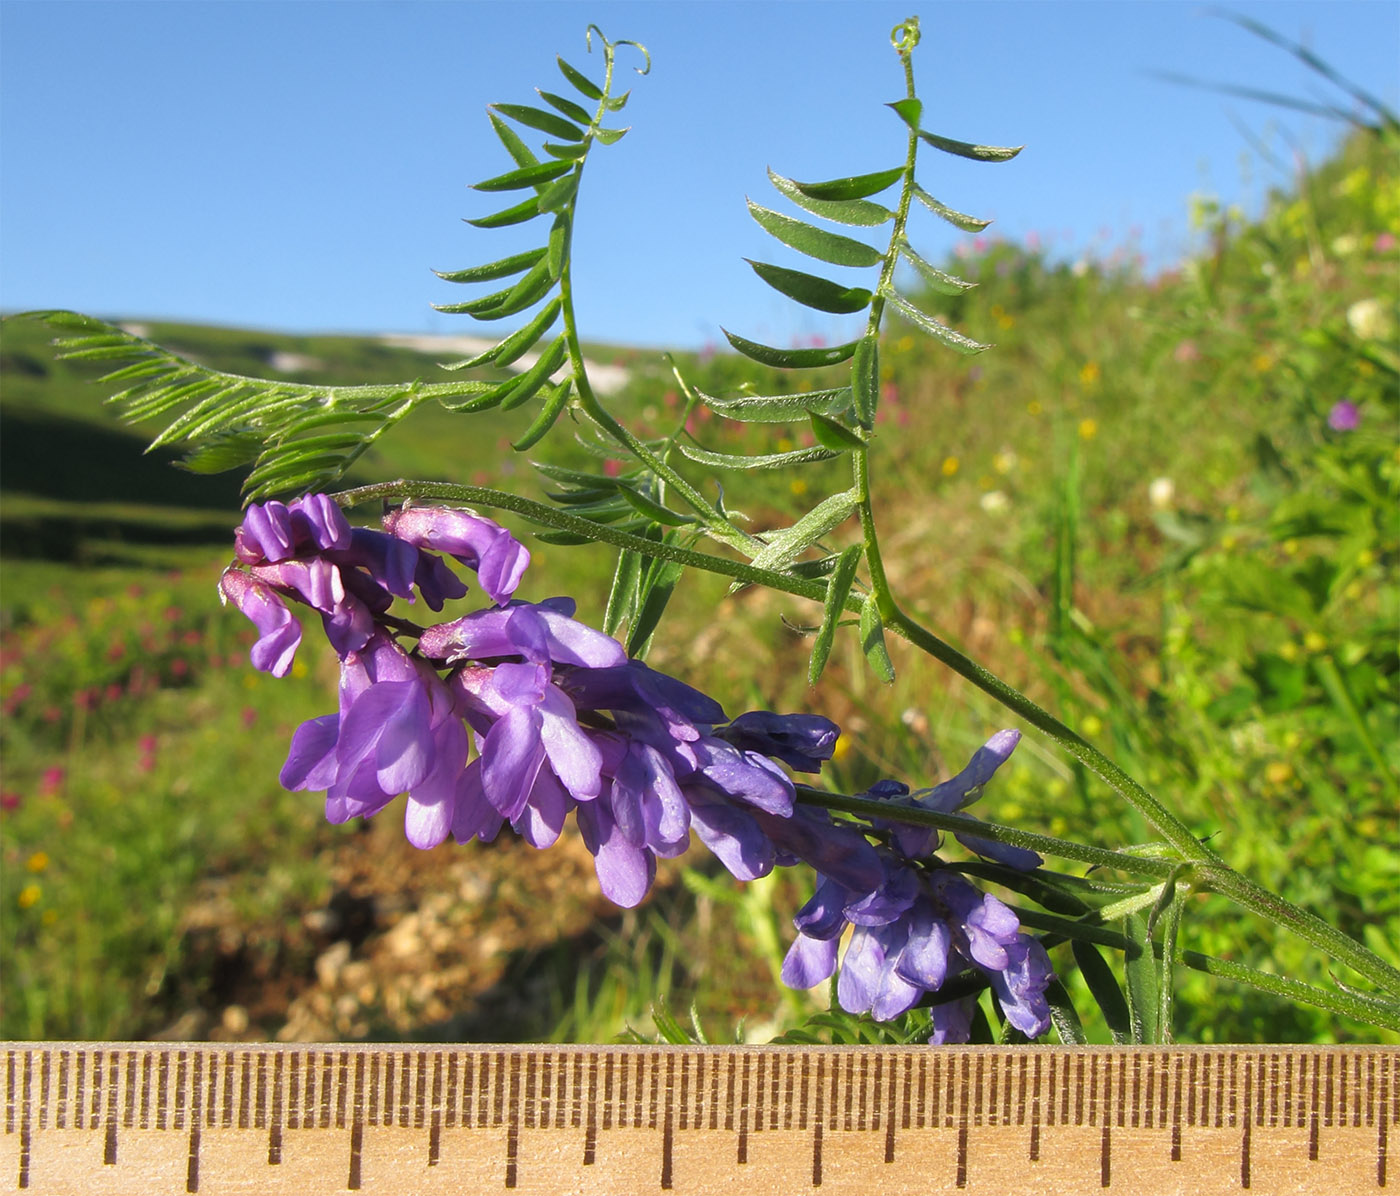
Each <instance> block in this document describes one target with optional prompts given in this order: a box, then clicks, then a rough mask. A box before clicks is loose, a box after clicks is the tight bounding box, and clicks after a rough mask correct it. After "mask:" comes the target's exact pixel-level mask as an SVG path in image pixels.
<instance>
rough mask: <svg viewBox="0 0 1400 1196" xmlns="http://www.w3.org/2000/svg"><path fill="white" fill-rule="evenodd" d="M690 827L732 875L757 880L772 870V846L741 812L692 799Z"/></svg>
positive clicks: (730, 807) (725, 806) (726, 806)
mask: <svg viewBox="0 0 1400 1196" xmlns="http://www.w3.org/2000/svg"><path fill="white" fill-rule="evenodd" d="M690 825H691V827H692V828H693V829H694V831H695V833H696V835H698V836H699V838H700V842H702V843H703V844H704V845H705V846H706V847H708V848H709V849H710V851H711V852H713V853H714V855H715V856H716V858H718V860H719V862H720V863H721V864H723V865H724V866H725V867H726V868H727V869H728V870H729V872H730V874H731V875H733V876H735V877H737V878H738V879H739V880H757V879H758V878H759V877H760V876H767V875H768V873H770V872H771V871H772V870H773V844H772V843H771V842H769V840H768V836H767V835H765V834H764V833H763V830H762V828H760V827H759V825H758V823H756V822H755V821H754V820H753V819H752V818H750V817H749V816H748V815H747V814H746V813H744V812H743V811H742V810H739V809H737V808H735V807H733V806H729V805H725V804H722V803H719V802H714V803H711V802H708V801H704V800H703V799H697V798H695V797H692V799H691V803H690Z"/></svg>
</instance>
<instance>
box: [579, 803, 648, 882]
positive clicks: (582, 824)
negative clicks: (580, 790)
mask: <svg viewBox="0 0 1400 1196" xmlns="http://www.w3.org/2000/svg"><path fill="white" fill-rule="evenodd" d="M574 817H575V818H576V819H577V821H578V826H579V831H580V832H581V833H582V835H583V841H584V844H585V845H586V846H587V847H588V850H589V851H591V852H592V853H593V866H594V870H595V871H596V872H597V874H598V887H599V888H600V889H601V890H602V891H603V896H605V897H606V898H607V899H608V900H609V901H611V902H612V903H613V904H614V905H620V906H621V907H622V908H623V909H632V908H633V907H634V906H636V905H639V904H640V903H641V900H642V898H643V897H645V896H646V895H647V891H648V890H649V889H650V888H651V882H652V880H653V879H654V878H655V876H656V859H655V857H654V856H653V855H652V854H651V852H649V851H647V850H646V848H644V847H633V846H632V844H630V843H628V842H627V840H626V839H624V838H623V837H622V833H621V832H620V831H619V830H618V828H617V825H616V824H615V823H614V822H613V820H612V815H611V813H610V812H609V811H608V808H607V805H606V804H605V803H604V802H599V801H591V802H582V803H580V804H579V805H578V806H577V807H576V813H575V815H574Z"/></svg>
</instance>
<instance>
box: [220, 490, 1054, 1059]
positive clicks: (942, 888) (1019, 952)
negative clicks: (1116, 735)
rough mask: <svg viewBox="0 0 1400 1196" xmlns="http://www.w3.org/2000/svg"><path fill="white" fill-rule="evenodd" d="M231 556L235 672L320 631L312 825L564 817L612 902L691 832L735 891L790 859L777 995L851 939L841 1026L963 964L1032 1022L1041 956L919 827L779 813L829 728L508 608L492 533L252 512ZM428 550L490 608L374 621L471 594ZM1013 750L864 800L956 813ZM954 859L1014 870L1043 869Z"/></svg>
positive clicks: (304, 748) (283, 657)
mask: <svg viewBox="0 0 1400 1196" xmlns="http://www.w3.org/2000/svg"><path fill="white" fill-rule="evenodd" d="M235 553H236V556H237V561H236V562H235V563H234V564H233V565H231V566H230V567H229V568H228V570H226V571H225V573H224V575H223V577H222V579H221V581H220V590H221V592H222V594H223V596H224V598H225V600H226V601H232V602H233V603H234V604H235V605H236V606H237V607H238V608H239V610H241V611H242V612H243V613H244V614H245V615H247V616H248V617H249V618H250V619H252V621H253V622H254V624H256V626H257V628H258V631H259V638H258V640H257V642H256V644H255V645H254V646H253V650H252V662H253V664H254V665H255V666H256V667H257V668H259V669H262V670H264V671H266V672H269V673H272V674H273V675H274V676H278V677H280V676H283V675H284V674H285V673H286V672H287V670H288V669H289V668H290V667H291V664H292V661H293V658H294V656H295V653H296V651H297V648H298V646H299V645H300V642H301V635H302V628H301V624H300V622H299V620H298V619H297V618H296V616H295V615H293V613H292V610H291V608H290V607H289V605H288V600H291V601H292V602H294V603H298V604H301V605H304V606H306V607H309V608H311V609H312V610H315V611H316V612H317V613H319V614H320V616H321V621H322V625H323V627H324V629H325V633H326V637H327V639H328V640H329V642H330V644H331V646H332V647H333V648H334V649H335V651H336V653H337V655H338V656H339V658H340V665H341V672H340V701H339V708H338V710H337V711H336V712H334V713H332V714H327V715H323V716H321V717H320V718H314V719H311V720H310V721H308V722H306V723H303V724H302V725H301V726H300V727H299V728H298V729H297V731H296V733H295V734H294V735H293V737H292V743H291V748H290V750H289V752H288V755H287V760H286V763H285V764H284V765H283V767H282V771H281V781H282V784H283V785H284V786H286V787H287V788H288V789H311V790H324V791H325V793H326V816H327V818H328V819H330V821H332V822H337V823H340V822H345V821H347V820H349V819H351V818H355V817H367V816H370V815H373V814H376V813H378V812H379V811H380V810H382V809H384V808H385V806H387V805H388V804H389V803H390V802H391V801H393V800H394V799H395V798H396V797H397V796H398V795H400V794H406V795H407V801H406V808H405V815H404V827H405V832H406V834H407V837H408V839H409V841H410V842H411V843H413V844H414V845H415V846H417V847H423V848H427V847H435V846H437V845H438V844H440V843H442V842H443V841H444V840H445V839H446V838H447V837H448V836H449V835H451V836H452V837H453V838H454V839H456V840H457V841H458V842H461V843H465V842H468V841H470V840H472V839H480V840H482V841H487V842H489V841H490V840H492V839H494V838H495V837H496V836H497V835H498V834H499V833H500V832H501V830H502V828H503V827H505V826H506V825H507V824H509V825H510V827H511V828H512V830H514V831H515V833H516V834H518V835H520V836H521V838H523V839H525V840H526V841H527V842H528V843H530V844H532V845H533V846H535V847H538V848H543V847H548V846H550V845H551V844H553V843H554V842H555V841H556V840H557V839H558V838H559V836H560V834H561V833H562V832H563V829H564V826H565V823H566V821H567V819H568V817H569V815H570V813H572V814H573V815H574V819H575V822H576V824H577V827H578V831H579V834H580V836H581V837H582V839H583V842H584V844H585V845H586V846H587V848H588V850H589V851H590V852H591V853H592V854H593V857H594V861H595V866H596V871H597V875H598V882H599V887H600V888H601V889H602V891H603V893H604V895H605V896H607V897H608V898H609V899H610V900H611V901H613V902H614V903H616V904H617V905H620V906H623V907H628V908H630V907H632V906H635V905H637V904H638V903H639V902H640V901H641V900H642V899H643V898H644V897H645V896H646V894H647V892H648V890H649V889H650V887H651V884H652V881H653V880H654V878H655V875H656V868H657V863H656V862H657V860H658V859H664V858H669V857H675V856H679V855H681V854H682V853H684V852H685V851H686V850H687V849H688V847H689V845H690V841H691V836H692V834H693V835H694V836H695V838H697V839H699V840H700V841H701V842H702V843H704V844H705V846H706V847H708V848H709V849H710V851H711V852H712V853H713V854H714V855H715V856H716V857H717V858H718V859H719V860H720V861H721V863H722V864H723V865H724V866H725V868H727V869H728V870H729V871H730V872H731V873H732V874H733V875H734V876H735V877H737V878H738V879H740V880H755V879H757V878H759V877H761V876H765V875H767V874H768V873H769V872H771V871H772V869H773V868H775V867H783V866H792V865H796V864H799V863H805V864H807V865H809V866H811V867H812V868H814V869H815V870H816V871H817V872H818V873H819V875H820V877H821V884H820V887H819V888H818V890H817V894H816V896H815V897H814V898H813V899H812V901H811V902H809V903H808V905H807V906H806V907H804V909H803V910H802V912H801V913H799V915H798V917H797V919H796V924H797V927H798V931H799V934H798V939H797V942H796V943H795V944H794V946H793V949H792V951H791V952H790V953H789V956H788V961H787V963H786V964H785V966H784V972H783V975H784V979H785V980H786V981H787V982H788V983H790V984H794V985H798V986H802V987H807V986H810V985H811V984H815V983H818V982H820V981H821V980H823V979H826V978H827V977H829V976H830V975H831V974H832V972H833V971H834V970H835V968H836V963H837V953H838V943H839V940H840V939H841V937H842V935H843V932H844V931H845V930H846V928H847V927H848V926H849V927H851V928H852V929H851V934H850V938H849V943H848V945H847V947H846V953H845V958H844V962H843V963H842V975H841V980H840V984H839V994H840V1000H841V1003H842V1005H843V1006H844V1007H845V1008H847V1009H849V1010H852V1011H857V1012H863V1011H870V1012H871V1013H873V1014H874V1015H875V1016H876V1017H880V1018H888V1017H892V1016H895V1015H896V1014H898V1013H902V1012H904V1011H905V1010H907V1009H909V1008H911V1007H912V1006H913V1005H914V1004H916V1003H919V1002H920V1001H921V1000H922V999H923V997H924V995H925V994H926V993H933V992H936V991H937V990H938V989H939V988H940V986H941V985H942V983H943V980H944V977H945V976H947V975H948V974H949V973H950V971H953V972H956V971H960V970H962V968H963V967H965V966H975V967H977V968H980V969H982V970H983V971H984V972H986V973H987V975H988V976H989V978H990V982H991V984H992V986H993V988H994V990H995V992H996V994H997V996H998V999H999V1001H1000V1002H1001V1004H1002V1007H1003V1009H1004V1010H1005V1011H1006V1014H1007V1017H1008V1019H1009V1020H1010V1021H1011V1023H1012V1024H1013V1025H1015V1026H1016V1027H1017V1028H1018V1029H1022V1030H1024V1031H1025V1032H1026V1033H1027V1034H1038V1033H1041V1032H1043V1030H1044V1029H1045V1026H1046V1025H1047V1024H1048V1016H1047V1014H1046V1012H1045V1001H1044V998H1043V995H1042V994H1043V990H1044V988H1045V985H1046V983H1048V981H1049V979H1050V968H1049V962H1048V960H1047V959H1046V957H1045V952H1044V950H1043V948H1041V947H1040V945H1039V944H1038V943H1036V942H1035V941H1034V940H1032V939H1029V938H1028V937H1027V936H1025V935H1024V934H1022V933H1020V927H1019V923H1018V922H1017V920H1016V917H1015V915H1014V914H1013V913H1012V912H1011V911H1010V910H1008V909H1007V908H1006V907H1005V906H1004V905H1002V904H1001V903H1000V902H998V901H996V900H995V898H992V897H990V896H985V895H983V894H981V893H980V892H978V891H977V890H976V889H974V888H973V887H972V886H971V885H970V884H969V883H968V882H967V881H966V880H964V879H963V878H962V877H961V876H959V875H958V874H956V873H954V872H952V871H950V870H949V869H947V868H946V867H944V866H942V865H941V863H940V862H939V861H938V860H937V857H935V856H934V855H933V851H934V850H935V849H936V847H937V845H938V844H937V837H936V835H934V833H933V832H931V831H928V830H926V829H919V828H913V827H910V826H908V825H906V824H899V823H893V822H892V823H889V824H885V823H884V822H883V820H882V821H881V823H880V824H878V825H873V826H871V825H861V824H858V823H854V822H851V821H848V820H845V821H840V822H837V821H836V820H834V819H833V818H832V817H831V815H830V814H829V813H828V812H827V811H826V810H824V809H820V808H814V807H812V806H805V805H798V804H797V801H796V789H795V787H794V784H793V781H792V779H791V778H790V777H789V775H788V773H787V771H786V770H785V769H784V768H783V767H782V765H786V766H787V767H788V768H790V769H794V770H797V771H803V772H816V771H818V770H819V769H820V768H821V764H822V762H823V761H824V760H827V759H829V758H830V757H831V754H832V751H833V749H834V747H835V743H836V739H837V736H838V734H839V729H838V728H837V727H836V725H835V724H834V723H832V722H830V721H829V720H828V719H824V718H821V717H818V716H814V715H781V714H774V713H771V712H768V711H752V712H750V713H748V714H743V715H740V716H739V717H738V718H736V719H733V720H729V719H728V718H727V717H726V716H725V713H724V711H723V709H722V708H721V707H720V706H719V704H718V703H717V702H715V701H714V700H713V699H712V698H710V697H708V696H707V695H705V694H703V693H701V692H700V691H698V690H696V689H693V688H691V687H690V686H688V685H685V684H684V683H682V682H681V681H678V680H676V679H675V678H674V677H669V676H667V675H666V674H664V673H660V672H657V671H655V670H654V669H651V668H649V667H648V666H647V665H645V664H643V663H642V662H641V661H637V660H631V659H629V658H628V657H627V654H626V652H625V651H624V649H623V648H622V646H621V645H620V644H618V642H617V641H616V640H614V639H612V638H611V637H610V636H607V635H604V634H602V633H601V632H599V631H595V630H594V629H592V628H590V627H588V626H586V625H585V624H583V623H580V622H578V621H577V620H575V619H574V618H573V615H574V603H573V601H572V600H571V599H568V598H551V599H547V600H545V601H543V602H538V603H531V602H524V601H521V600H518V599H516V598H514V593H515V590H516V588H517V586H518V585H519V583H520V580H521V577H522V576H523V574H524V572H525V569H526V567H527V565H528V564H529V559H530V558H529V553H528V552H527V551H526V550H525V548H524V547H523V546H521V545H520V544H519V542H518V541H516V540H515V539H514V538H513V537H512V536H511V535H510V533H509V532H507V531H506V530H505V529H504V528H502V527H500V526H499V525H497V524H495V523H493V522H492V521H491V520H489V519H484V518H482V517H481V516H479V515H476V514H474V513H472V512H470V511H463V510H448V509H441V508H434V507H405V508H403V509H402V510H399V511H395V512H392V513H391V514H389V515H387V516H386V517H385V519H384V530H383V531H375V530H372V529H368V528H354V527H351V526H350V524H349V523H348V521H347V520H346V519H345V516H344V514H343V513H342V512H341V510H340V508H339V507H338V506H337V505H336V504H335V503H334V501H332V500H331V499H330V498H328V497H326V496H324V495H308V496H306V497H304V498H301V499H298V500H296V501H295V502H292V503H288V504H285V505H284V504H282V503H278V502H269V503H266V504H263V505H260V506H253V507H250V508H249V509H248V511H247V513H246V516H245V518H244V522H243V524H242V526H241V527H240V528H239V529H238V532H237V538H236V544H235ZM440 554H446V555H447V556H450V557H453V558H455V559H456V560H457V561H459V562H460V563H462V564H464V565H466V566H467V567H468V568H469V569H471V570H473V571H474V572H475V574H476V577H477V581H478V583H479V584H480V586H481V588H482V589H483V590H484V591H485V592H486V594H487V595H488V596H489V597H490V599H491V601H492V603H493V604H494V605H492V606H489V607H485V608H483V609H480V610H477V611H474V612H472V613H471V614H468V615H466V616H464V617H462V618H458V619H454V620H451V621H448V622H442V623H438V624H435V625H432V626H428V627H426V628H425V627H420V626H418V625H417V624H415V623H412V622H409V621H408V620H406V619H404V618H402V617H399V616H398V615H395V614H393V613H391V609H390V608H391V607H392V606H393V604H394V600H395V599H403V600H405V601H407V602H416V601H417V600H419V599H421V600H422V601H423V602H424V603H425V604H426V605H427V606H428V607H429V608H430V609H431V610H433V611H435V612H437V611H441V610H442V608H443V605H444V603H445V602H446V601H447V600H449V599H454V598H460V597H462V596H464V595H465V594H466V592H467V587H466V585H465V584H464V583H463V582H462V580H461V579H460V578H459V577H458V576H457V574H456V573H455V572H454V571H453V570H452V569H451V568H449V567H448V565H447V564H446V562H445V561H444V559H443V556H442V555H440ZM401 640H412V641H416V642H414V643H413V644H412V645H411V646H409V647H405V646H404V644H403V643H401V642H400V641H401ZM1016 738H1017V736H1016V734H1015V733H1014V732H1003V733H1002V735H1000V736H998V737H996V738H994V739H993V740H992V741H991V743H989V744H988V745H987V747H986V748H984V749H983V750H982V751H981V752H979V753H978V755H977V756H976V757H974V759H973V762H972V764H970V765H969V766H968V768H967V769H966V770H965V771H964V772H963V773H961V774H959V776H958V777H955V778H954V779H953V780H952V781H949V782H947V783H945V784H944V785H941V786H939V787H938V788H937V789H934V790H930V791H928V792H927V793H922V794H916V795H912V796H910V795H909V794H908V790H907V789H906V788H905V787H903V786H900V785H895V784H893V783H885V784H884V785H882V786H880V787H877V792H876V793H875V795H876V796H881V797H889V798H892V799H895V800H896V801H904V802H914V803H917V804H922V805H924V806H926V807H928V808H932V809H938V810H951V809H954V808H957V807H959V806H961V805H965V804H966V803H967V802H968V801H971V800H972V799H973V798H974V797H976V795H977V793H978V792H980V789H981V786H982V785H983V784H984V783H985V782H986V780H987V779H988V778H989V777H990V776H991V774H992V772H994V771H995V769H996V767H997V766H998V765H999V764H1000V763H1001V762H1002V761H1003V760H1004V759H1005V758H1006V756H1007V755H1009V754H1010V751H1011V749H1012V748H1013V747H1014V746H1015V742H1016ZM473 749H474V750H473ZM872 836H873V837H876V838H877V839H880V840H882V841H881V842H879V844H878V845H876V844H872V843H871V841H870V837H872ZM964 842H965V844H966V845H967V846H969V847H970V848H971V849H972V850H974V851H976V852H978V853H980V854H984V855H987V856H991V857H994V858H998V859H1000V860H1002V861H1003V862H1006V863H1011V864H1012V865H1014V866H1034V865H1035V864H1037V863H1039V858H1038V857H1035V856H1034V855H1033V854H1032V853H1029V852H1023V853H1019V854H1017V853H1016V849H1011V848H1006V847H1005V846H1003V845H999V844H995V843H990V842H986V841H982V840H973V839H966V840H964ZM1008 853H1010V854H1008ZM968 1017H970V1010H969V1009H968V1008H967V1007H966V1006H965V1005H959V1006H953V1005H939V1006H935V1026H936V1028H937V1034H936V1036H935V1037H936V1038H937V1039H938V1040H939V1041H960V1040H963V1039H965V1038H966V1034H967V1028H966V1026H965V1025H962V1024H961V1023H960V1022H959V1021H958V1019H959V1018H962V1020H963V1021H964V1022H965V1021H966V1020H967V1018H968ZM960 1025H961V1030H960V1029H959V1026H960Z"/></svg>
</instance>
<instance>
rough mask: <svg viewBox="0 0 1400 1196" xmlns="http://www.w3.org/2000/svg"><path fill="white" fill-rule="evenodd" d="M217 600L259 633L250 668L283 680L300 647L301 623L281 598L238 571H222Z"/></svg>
mask: <svg viewBox="0 0 1400 1196" xmlns="http://www.w3.org/2000/svg"><path fill="white" fill-rule="evenodd" d="M219 597H220V599H221V600H222V601H224V602H232V603H233V604H234V605H235V606H236V607H238V609H239V610H240V611H242V612H243V614H245V615H247V616H248V618H250V619H251V620H252V621H253V623H254V625H255V626H256V627H257V629H258V641H257V643H255V644H254V645H253V650H252V652H251V654H250V658H251V660H252V662H253V667H254V668H255V669H260V670H261V671H262V672H264V673H271V674H272V675H273V676H274V677H285V676H286V675H287V670H288V669H290V668H291V667H292V661H293V659H294V658H295V657H296V652H297V647H298V645H300V643H301V622H300V620H298V619H297V618H296V616H295V615H293V614H292V612H291V611H289V610H288V609H287V604H286V603H285V602H283V601H282V597H281V595H280V594H278V593H277V591H276V590H274V589H273V588H272V587H271V586H270V585H268V584H267V583H266V582H262V581H259V580H258V579H257V578H255V577H250V576H249V575H248V574H247V573H244V572H243V571H242V570H241V569H225V570H224V574H223V576H222V577H220V578H219Z"/></svg>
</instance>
